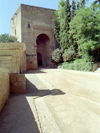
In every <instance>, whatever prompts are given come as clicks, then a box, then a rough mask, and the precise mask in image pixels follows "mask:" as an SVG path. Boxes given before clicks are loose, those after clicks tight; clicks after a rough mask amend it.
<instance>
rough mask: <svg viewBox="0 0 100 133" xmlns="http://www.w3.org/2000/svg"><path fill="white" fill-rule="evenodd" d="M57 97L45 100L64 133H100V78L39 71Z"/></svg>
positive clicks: (93, 74) (99, 75)
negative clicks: (58, 91)
mask: <svg viewBox="0 0 100 133" xmlns="http://www.w3.org/2000/svg"><path fill="white" fill-rule="evenodd" d="M35 72H36V73H38V74H39V75H40V76H42V77H43V78H44V79H45V80H47V81H48V82H49V83H50V84H51V85H53V87H55V88H56V89H59V90H61V91H60V92H62V93H58V94H57V95H54V96H49V97H46V98H44V100H45V102H46V104H47V106H48V108H49V110H50V111H51V113H52V115H53V117H54V118H55V121H56V122H57V125H59V128H60V130H61V132H62V133H100V74H99V73H93V72H78V71H68V70H57V69H40V70H38V71H35Z"/></svg>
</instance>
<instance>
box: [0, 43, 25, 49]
mask: <svg viewBox="0 0 100 133" xmlns="http://www.w3.org/2000/svg"><path fill="white" fill-rule="evenodd" d="M8 49H9V50H22V51H25V50H26V46H25V43H0V50H8Z"/></svg>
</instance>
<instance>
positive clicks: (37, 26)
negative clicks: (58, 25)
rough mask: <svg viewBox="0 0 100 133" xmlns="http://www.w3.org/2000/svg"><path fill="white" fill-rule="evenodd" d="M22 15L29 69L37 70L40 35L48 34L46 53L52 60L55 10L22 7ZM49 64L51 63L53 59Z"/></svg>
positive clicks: (23, 38) (23, 35) (23, 40)
mask: <svg viewBox="0 0 100 133" xmlns="http://www.w3.org/2000/svg"><path fill="white" fill-rule="evenodd" d="M21 14H22V18H21V21H22V22H21V23H22V42H24V43H25V44H26V58H27V69H37V68H38V66H37V43H36V38H37V36H38V35H40V34H46V35H47V36H48V37H49V38H50V43H49V46H48V47H47V51H46V53H48V57H47V58H50V57H49V56H50V54H51V51H52V50H51V48H50V46H52V45H53V46H54V36H53V29H52V20H53V18H54V17H55V10H51V9H46V8H40V7H34V6H28V5H21ZM28 24H30V28H28ZM48 62H51V59H50V60H49V61H48ZM49 64H50V63H49Z"/></svg>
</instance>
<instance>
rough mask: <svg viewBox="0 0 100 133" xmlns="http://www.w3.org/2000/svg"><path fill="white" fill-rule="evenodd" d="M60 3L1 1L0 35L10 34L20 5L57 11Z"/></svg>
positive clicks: (34, 0) (32, 0)
mask: <svg viewBox="0 0 100 133" xmlns="http://www.w3.org/2000/svg"><path fill="white" fill-rule="evenodd" d="M59 1H60V0H0V35H1V34H6V33H8V34H10V19H11V18H12V17H13V15H14V13H15V12H16V10H17V9H18V7H19V6H20V4H27V5H32V6H38V7H44V8H50V9H55V10H57V9H58V3H59ZM93 1H94V0H89V3H91V2H93Z"/></svg>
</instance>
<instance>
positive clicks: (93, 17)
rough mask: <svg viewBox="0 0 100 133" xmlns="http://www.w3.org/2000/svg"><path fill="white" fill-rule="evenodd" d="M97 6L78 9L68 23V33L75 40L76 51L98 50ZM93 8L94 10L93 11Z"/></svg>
mask: <svg viewBox="0 0 100 133" xmlns="http://www.w3.org/2000/svg"><path fill="white" fill-rule="evenodd" d="M99 6H100V5H98V4H94V3H92V5H91V6H90V7H84V8H80V10H77V11H76V16H75V17H74V18H73V20H72V21H71V22H70V33H71V34H74V35H73V38H74V39H76V40H77V44H78V50H79V51H82V52H88V51H89V50H91V51H93V50H96V49H98V48H100V10H99ZM94 8H95V10H94Z"/></svg>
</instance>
